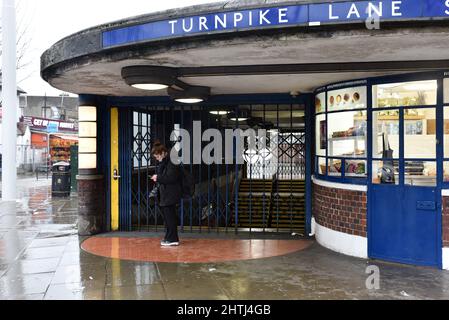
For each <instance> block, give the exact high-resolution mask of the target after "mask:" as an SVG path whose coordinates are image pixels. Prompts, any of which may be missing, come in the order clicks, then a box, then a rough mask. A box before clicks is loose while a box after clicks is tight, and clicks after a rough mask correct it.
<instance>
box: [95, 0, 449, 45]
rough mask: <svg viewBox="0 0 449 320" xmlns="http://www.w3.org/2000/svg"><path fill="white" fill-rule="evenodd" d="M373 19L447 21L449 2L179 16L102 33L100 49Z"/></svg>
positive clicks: (404, 0)
mask: <svg viewBox="0 0 449 320" xmlns="http://www.w3.org/2000/svg"><path fill="white" fill-rule="evenodd" d="M373 17H379V18H380V19H381V21H388V20H404V19H424V18H449V0H383V1H381V0H378V1H352V2H337V3H335V2H334V3H322V4H304V5H297V6H284V7H268V8H260V9H251V10H239V11H232V12H220V13H215V14H206V15H197V16H190V17H184V18H182V17H181V18H174V19H170V20H164V21H156V22H149V23H145V24H140V25H135V26H130V27H123V28H117V29H113V30H109V31H105V32H103V47H104V48H108V47H113V46H120V45H126V44H132V43H137V42H142V41H151V40H160V39H167V38H176V37H184V36H188V35H200V34H209V33H214V32H226V31H229V32H230V31H234V32H235V31H244V30H252V29H264V28H270V27H271V28H273V27H281V26H304V25H320V24H339V23H349V22H358V21H360V22H363V21H366V20H367V19H369V18H373Z"/></svg>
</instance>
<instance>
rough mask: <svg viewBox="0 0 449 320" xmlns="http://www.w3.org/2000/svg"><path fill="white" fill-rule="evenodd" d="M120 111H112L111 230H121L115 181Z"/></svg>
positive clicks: (117, 168) (117, 181) (117, 161)
mask: <svg viewBox="0 0 449 320" xmlns="http://www.w3.org/2000/svg"><path fill="white" fill-rule="evenodd" d="M118 152H119V145H118V109H117V108H112V109H111V175H110V176H111V229H112V231H117V230H118V229H119V179H114V176H115V175H119V174H118V173H119V159H118Z"/></svg>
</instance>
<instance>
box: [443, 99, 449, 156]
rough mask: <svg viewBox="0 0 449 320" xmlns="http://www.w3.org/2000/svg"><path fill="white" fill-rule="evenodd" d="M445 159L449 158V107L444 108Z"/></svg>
mask: <svg viewBox="0 0 449 320" xmlns="http://www.w3.org/2000/svg"><path fill="white" fill-rule="evenodd" d="M444 158H446V159H448V158H449V107H444Z"/></svg>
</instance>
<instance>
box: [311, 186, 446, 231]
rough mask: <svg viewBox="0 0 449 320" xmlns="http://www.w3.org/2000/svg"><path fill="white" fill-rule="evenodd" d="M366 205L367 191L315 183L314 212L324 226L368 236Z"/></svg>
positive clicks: (316, 218) (319, 222)
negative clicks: (336, 187)
mask: <svg viewBox="0 0 449 320" xmlns="http://www.w3.org/2000/svg"><path fill="white" fill-rule="evenodd" d="M448 204H449V203H448ZM366 207H367V199H366V192H361V191H349V190H342V189H335V188H328V187H322V186H319V185H314V197H313V214H314V217H315V220H316V222H317V223H318V224H319V225H321V226H323V227H326V228H328V229H331V230H334V231H338V232H343V233H346V234H350V235H356V236H361V237H365V238H366V237H367V229H366V226H367V224H366V219H367V215H366V212H367V210H366Z"/></svg>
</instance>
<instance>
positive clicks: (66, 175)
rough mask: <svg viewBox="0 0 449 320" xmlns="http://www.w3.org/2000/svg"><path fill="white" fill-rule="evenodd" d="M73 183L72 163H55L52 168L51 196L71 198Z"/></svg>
mask: <svg viewBox="0 0 449 320" xmlns="http://www.w3.org/2000/svg"><path fill="white" fill-rule="evenodd" d="M71 182H72V176H71V170H70V163H68V162H58V163H55V164H54V165H53V167H52V181H51V195H52V196H53V197H70V189H71Z"/></svg>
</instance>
